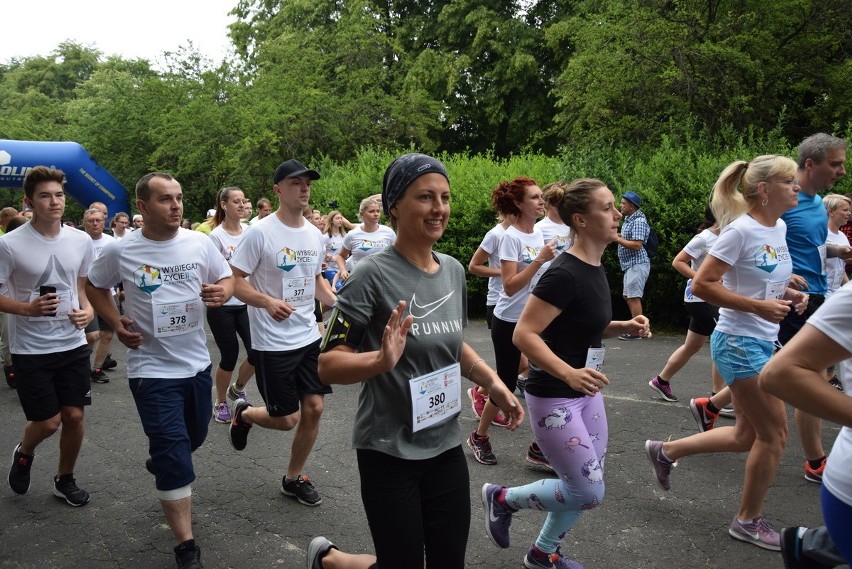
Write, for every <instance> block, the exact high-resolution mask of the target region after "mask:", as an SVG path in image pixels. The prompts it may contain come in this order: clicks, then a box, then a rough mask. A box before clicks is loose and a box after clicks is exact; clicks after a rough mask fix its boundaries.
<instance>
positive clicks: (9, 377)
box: [3, 366, 18, 389]
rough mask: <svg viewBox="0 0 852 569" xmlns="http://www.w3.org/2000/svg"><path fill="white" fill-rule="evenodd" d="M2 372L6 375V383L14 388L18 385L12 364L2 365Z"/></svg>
mask: <svg viewBox="0 0 852 569" xmlns="http://www.w3.org/2000/svg"><path fill="white" fill-rule="evenodd" d="M3 373H4V374H5V375H6V385H8V386H9V387H11V388H12V389H15V388H16V387H18V382H17V381H16V380H15V368H14V367H12V366H3Z"/></svg>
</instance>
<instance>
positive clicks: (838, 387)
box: [828, 375, 843, 391]
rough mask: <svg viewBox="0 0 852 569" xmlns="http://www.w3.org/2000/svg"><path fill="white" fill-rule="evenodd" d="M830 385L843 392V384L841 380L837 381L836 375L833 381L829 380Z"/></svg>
mask: <svg viewBox="0 0 852 569" xmlns="http://www.w3.org/2000/svg"><path fill="white" fill-rule="evenodd" d="M828 383H829V384H830V385H831V386H832V387H833V388H834V389H836V390H837V391H843V384H842V383H840V380H839V379H837V376H836V375H835V376H834V377H832V378H831V379H829V380H828Z"/></svg>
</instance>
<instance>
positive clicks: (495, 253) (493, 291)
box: [479, 223, 506, 306]
mask: <svg viewBox="0 0 852 569" xmlns="http://www.w3.org/2000/svg"><path fill="white" fill-rule="evenodd" d="M505 234H506V228H505V227H503V226H502V225H500V224H499V223H498V224H497V225H495V226H494V227H492V228H491V229H489V230H488V233H486V234H485V237H483V238H482V243H480V244H479V248H480V249H482V250H483V251H485V252H486V253H488V266H489V268H492V269H498V270H499V269H500V254H499V253H500V252H499V249H500V241H501V240H502V239H503V236H504V235H505ZM502 290H503V279H502V278H500V277H488V296H487V297H486V298H485V306H496V304H497V301H498V300H499V299H500V292H501V291H502Z"/></svg>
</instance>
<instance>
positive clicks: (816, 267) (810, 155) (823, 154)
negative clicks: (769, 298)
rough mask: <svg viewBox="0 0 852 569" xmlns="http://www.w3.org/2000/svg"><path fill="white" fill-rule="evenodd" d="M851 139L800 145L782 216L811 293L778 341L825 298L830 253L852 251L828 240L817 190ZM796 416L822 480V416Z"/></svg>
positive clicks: (811, 466) (811, 474)
mask: <svg viewBox="0 0 852 569" xmlns="http://www.w3.org/2000/svg"><path fill="white" fill-rule="evenodd" d="M848 145H849V144H848V143H847V142H846V141H845V140H843V139H842V138H837V137H834V136H831V135H828V134H825V133H818V134H814V135H813V136H809V137H808V138H806V139H805V140H803V141H802V143H801V144H800V145H799V154H798V160H797V162H798V166H799V168H798V171H797V173H796V176H797V178H798V184H799V188H800V189H799V205H798V206H796V207H795V208H793V209H791V210H790V211H788V212H787V213H785V214H784V215H783V216H781V219H783V220H784V222H785V223H786V224H787V246H788V247H789V249H790V255H791V256H792V257H793V273H794V274H796V275H799V276H800V277H802V278H803V279H804V284H803V285H801V287H802V288H803V290H805V291H806V292H807V293H808V295H809V297H810V298H809V301H808V308H807V310H805V312H804V313H803V314H801V315H800V314H797V313H796V311H795V310H791V311H790V313H789V314H788V315H787V317H786V318H785V319H784V320H782V321H781V329H780V331H779V332H778V341H779V342H780V343H781V345H784V344H786V343H787V342H788V341H789V340H790V339H791V338H792V337H793V336H794V335H795V334H796V333H797V332H798V331H799V329H801V327H802V326H804V324H805V321H807V319H808V318H809V317H810V315H811V314H813V313H814V312H815V311H816V309H817V308H819V307H820V306H821V305H822V303H823V302H825V294H826V292H828V283H827V281H826V273H825V259H826V257H844V258H848V257H849V255H850V251H849V247H840V246H837V245H826V243H825V240H826V236H827V235H828V213H827V212H826V210H825V207H824V206H823V205H822V198H821V197H820V196H819V194H818V192H821V191H825V190H828V189H829V188H831V187H832V186H833V185H834V183H835V182H836V181H837V179H838V178H840V177H841V176H843V175H845V174H846V170H845V168H844V164H845V162H846V148H847V147H848ZM794 417H795V420H796V428H797V429H798V431H799V438H800V439H801V441H802V448H803V450H804V451H805V458H806V459H807V461H806V462H805V479H806V480H809V481H811V482H815V483H817V484H819V483H820V482H822V472H823V470H824V469H825V459H826V457H825V451H824V449H823V447H822V437H821V435H820V428H821V421H820V420H819V419H818V418H816V417H814V416H812V415H808V414H807V413H803V412H802V411H799V410H798V409H796V410H795V413H794Z"/></svg>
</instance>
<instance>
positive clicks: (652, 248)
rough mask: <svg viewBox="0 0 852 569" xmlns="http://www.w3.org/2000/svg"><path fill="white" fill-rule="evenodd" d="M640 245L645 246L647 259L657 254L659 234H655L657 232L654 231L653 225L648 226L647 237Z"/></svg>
mask: <svg viewBox="0 0 852 569" xmlns="http://www.w3.org/2000/svg"><path fill="white" fill-rule="evenodd" d="M642 247H644V248H645V252H646V253H647V254H648V259H649V260H650V259H653V258H654V257H655V256H656V255H657V249H659V248H660V236H659V235H657V232H656V231H654V228H653V227H651V228H650V231H649V232H648V238H647V239H645V242H644V243H643V244H642Z"/></svg>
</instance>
